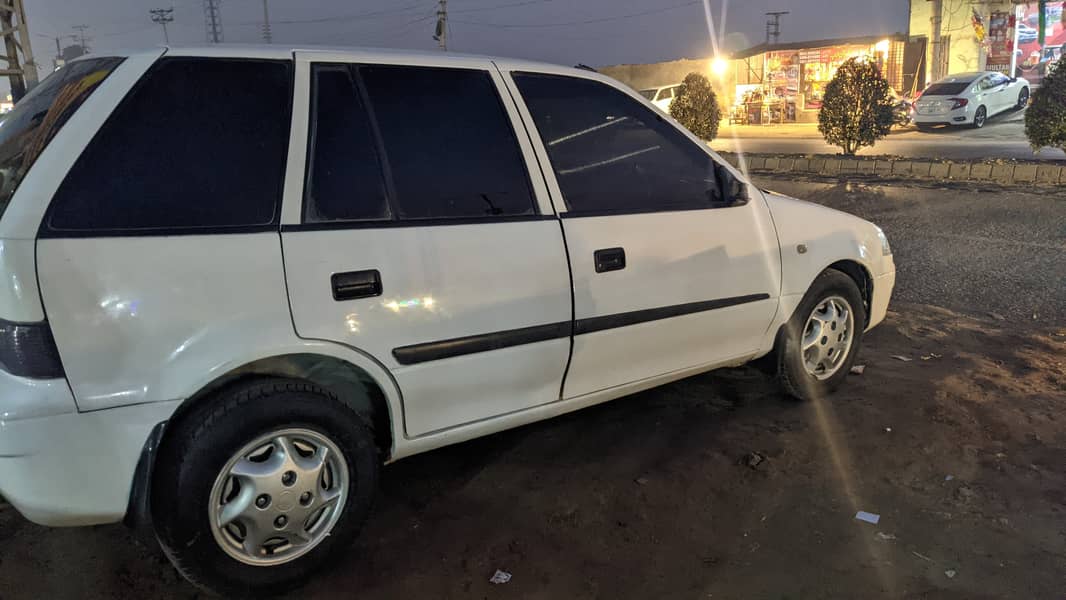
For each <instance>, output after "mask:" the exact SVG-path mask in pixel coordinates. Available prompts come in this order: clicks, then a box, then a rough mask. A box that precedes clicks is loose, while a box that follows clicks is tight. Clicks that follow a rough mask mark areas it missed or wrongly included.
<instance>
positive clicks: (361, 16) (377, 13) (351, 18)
mask: <svg viewBox="0 0 1066 600" xmlns="http://www.w3.org/2000/svg"><path fill="white" fill-rule="evenodd" d="M425 4H426V3H425V2H416V3H414V4H409V5H407V6H403V7H400V8H390V9H386V10H377V11H370V12H364V13H358V14H354V15H343V16H335V17H317V18H314V19H285V20H281V21H279V20H277V19H275V20H274V21H272V23H273V24H275V25H278V24H281V25H307V24H312V23H337V22H340V21H354V20H357V19H366V18H369V17H380V16H387V15H395V14H401V13H405V12H408V11H411V10H413V9H416V8H423V7H424V6H425ZM234 25H235V26H249V25H256V26H258V25H261V23H259V22H254V23H253V22H246V23H235V24H234Z"/></svg>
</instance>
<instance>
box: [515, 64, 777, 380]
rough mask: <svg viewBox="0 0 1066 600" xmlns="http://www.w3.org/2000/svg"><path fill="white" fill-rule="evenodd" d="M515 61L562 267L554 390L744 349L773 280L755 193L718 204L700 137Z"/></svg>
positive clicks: (704, 362) (609, 94)
mask: <svg viewBox="0 0 1066 600" xmlns="http://www.w3.org/2000/svg"><path fill="white" fill-rule="evenodd" d="M521 69H522V67H521V65H518V66H516V67H514V68H513V69H508V71H509V73H508V75H509V77H510V82H511V83H512V84H513V85H514V93H515V95H516V97H520V98H521V102H520V105H521V106H520V110H522V111H523V114H524V116H525V117H526V118H527V119H528V120H529V122H530V123H531V124H532V125H534V126H535V129H536V131H537V132H538V134H539V135H538V136H534V137H535V144H536V145H537V149H538V155H539V156H540V157H541V160H542V163H543V164H544V165H545V168H544V171H545V175H546V177H547V178H548V180H549V190H550V191H551V193H552V194H553V198H558V200H557V201H556V206H557V208H558V209H559V210H560V216H561V217H562V223H563V230H564V232H565V236H566V243H567V247H568V250H569V255H570V264H571V269H572V270H573V279H574V316H575V321H574V333H575V337H574V349H573V356H572V358H571V365H570V369H569V371H568V374H567V379H566V384H565V387H564V397H566V398H572V397H577V396H583V395H586V394H590V393H594V392H598V391H600V390H605V389H608V388H612V387H615V386H619V385H624V384H628V383H632V382H637V381H641V380H645V379H649V378H654V377H656V376H659V375H663V374H667V373H672V372H683V371H685V370H687V369H698V368H703V367H709V366H714V365H720V364H724V363H728V362H730V361H734V360H738V359H740V360H743V359H745V358H746V357H749V356H751V355H752V354H753V353H754V352H755V351H756V350H757V349H758V347H759V344H760V340H761V339H762V338H763V336H764V335H765V333H766V331H767V328H768V326H769V324H770V322H771V319H772V317H773V315H774V313H775V311H776V308H777V298H778V295H779V290H780V270H781V267H780V254H779V250H778V246H777V238H776V234H775V231H774V228H773V225H772V222H771V220H770V215H769V211H768V208H767V206H766V204H765V203H764V202H763V200H762V196H761V194H760V192H759V191H758V190H756V189H754V188H753V187H752V188H750V189H749V193H750V196H751V201H749V202H747V203H744V204H726V203H722V202H720V201H718V200H716V196H717V190H718V181H717V179H716V175H715V167H716V164H717V163H716V162H715V160H714V159H713V157H712V155H711V154H710V152H709V151H708V150H707V148H706V146H705V145H703V144H701V143H700V142H698V141H696V140H695V139H694V138H692V137H690V136H689V135H687V134H686V133H684V132H682V131H681V130H680V129H678V128H677V127H676V126H675V125H674V124H672V123H671V122H670V121H668V120H666V119H664V118H663V117H661V116H660V115H659V114H657V113H655V112H654V111H652V110H651V109H649V108H648V107H647V106H646V105H645V104H644V103H643V102H641V101H640V100H638V99H637V97H636V96H635V95H633V94H632V93H630V92H628V91H623V90H622V89H621V88H620V87H617V86H615V85H613V84H610V83H608V81H609V80H606V78H600V77H599V76H597V75H594V74H589V75H588V76H578V75H572V74H570V73H571V72H570V71H564V72H561V73H556V74H552V73H545V72H525V71H522V70H521ZM564 206H565V211H564V210H563V207H564Z"/></svg>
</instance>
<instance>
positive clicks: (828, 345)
mask: <svg viewBox="0 0 1066 600" xmlns="http://www.w3.org/2000/svg"><path fill="white" fill-rule="evenodd" d="M865 326H866V307H865V305H864V304H863V301H862V295H861V294H860V293H859V288H858V286H857V285H855V281H854V280H853V279H852V278H851V277H849V276H847V275H845V274H844V273H841V272H840V271H837V270H834V269H829V270H826V271H824V272H823V273H822V274H821V275H819V276H818V277H817V278H816V279H815V280H814V283H812V284H811V287H810V289H809V290H808V291H807V294H806V295H805V296H804V297H803V300H802V301H801V302H800V305H799V306H798V307H797V308H796V311H795V312H794V313H793V314H792V318H791V319H789V322H788V323H787V324H786V325H785V331H784V332H783V337H782V341H781V344H780V346H779V348H778V354H777V359H778V360H777V374H778V379H779V380H780V382H781V385H782V387H783V388H784V390H785V392H786V393H787V394H788V395H790V396H792V397H794V398H797V399H799V400H814V399H817V398H821V397H824V396H825V395H827V394H829V393H831V392H833V391H834V390H835V389H836V388H838V387H840V384H841V383H842V382H843V381H844V378H845V377H847V375H848V371H850V370H851V365H852V363H854V362H855V355H856V354H857V353H858V349H859V344H860V342H861V341H862V333H863V329H864V328H865Z"/></svg>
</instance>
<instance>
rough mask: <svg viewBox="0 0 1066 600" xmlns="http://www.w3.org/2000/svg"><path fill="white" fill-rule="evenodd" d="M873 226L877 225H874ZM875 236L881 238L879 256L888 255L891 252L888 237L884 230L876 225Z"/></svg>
mask: <svg viewBox="0 0 1066 600" xmlns="http://www.w3.org/2000/svg"><path fill="white" fill-rule="evenodd" d="M874 227H877V226H876V225H875V226H874ZM877 237H878V238H880V239H881V256H888V255H889V254H892V246H890V245H889V244H888V237H886V236H885V232H884V231H882V230H881V228H880V227H877Z"/></svg>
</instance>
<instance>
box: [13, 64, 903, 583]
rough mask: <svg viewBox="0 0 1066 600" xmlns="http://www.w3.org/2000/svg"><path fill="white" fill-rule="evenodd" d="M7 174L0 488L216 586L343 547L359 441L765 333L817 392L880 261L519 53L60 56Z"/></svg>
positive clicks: (846, 356)
mask: <svg viewBox="0 0 1066 600" xmlns="http://www.w3.org/2000/svg"><path fill="white" fill-rule="evenodd" d="M0 175H2V182H0V192H2V194H0V208H2V209H3V214H2V217H0V276H2V277H3V280H4V281H5V282H6V284H5V285H3V286H2V287H0V317H2V318H3V320H2V321H0V367H2V370H0V493H2V494H3V496H4V497H5V498H7V499H8V500H9V501H10V502H11V503H12V504H13V505H14V506H15V507H16V508H17V509H18V510H19V511H20V512H21V513H22V514H23V515H25V516H26V517H27V518H29V519H31V520H33V521H35V522H37V523H42V524H45V525H54V526H59V525H90V524H95V523H110V522H116V521H120V520H123V519H125V520H126V521H127V523H131V524H138V525H144V524H151V526H152V527H153V528H154V531H155V535H156V536H157V537H158V539H159V541H160V543H161V544H162V547H163V548H164V549H165V551H166V552H167V554H168V555H169V556H170V558H171V559H172V560H173V562H174V564H175V565H177V567H178V568H179V569H180V570H181V572H182V573H184V574H185V575H186V576H187V577H189V579H191V580H192V581H194V582H196V583H198V584H200V585H202V586H204V587H206V588H209V589H213V590H216V591H219V592H222V593H225V594H233V595H240V594H248V593H257V592H260V591H271V592H276V591H279V590H283V589H285V588H287V587H291V586H294V585H297V584H299V582H300V581H301V580H302V579H303V578H304V577H305V576H306V575H307V574H308V573H310V572H311V571H312V570H313V569H315V568H316V567H317V566H319V565H321V564H323V560H324V559H325V558H326V557H327V556H329V555H331V554H333V553H335V552H336V551H337V550H338V549H341V548H343V547H344V546H345V545H347V544H348V543H349V542H350V541H352V539H353V538H354V537H355V535H356V534H357V532H358V531H359V529H360V527H361V526H362V524H363V521H364V520H365V519H366V517H367V515H368V512H369V510H370V505H371V500H372V499H373V497H374V495H375V485H376V481H377V477H378V468H379V465H380V464H382V463H386V462H390V461H395V460H398V459H401V458H403V457H406V456H410V455H412V454H416V453H419V452H424V451H427V450H431V449H433V448H438V447H440V446H444V445H446V444H452V443H455V442H461V441H464V440H469V439H471V438H475V437H478V436H482V435H486V434H489V433H492V432H495V431H500V430H502V429H507V428H509V427H515V426H518V425H522V424H525V423H530V422H533V421H537V420H540V419H545V418H548V417H552V416H555V415H559V414H562V413H565V412H569V411H573V410H576V409H579V408H582V407H586V406H590V405H592V404H596V403H599V402H603V401H606V400H610V399H613V398H617V397H619V396H623V395H626V394H631V393H633V392H636V391H638V390H643V389H646V388H650V387H653V386H656V385H660V384H663V383H667V382H669V381H673V380H676V379H679V378H682V377H686V376H688V375H692V374H695V373H700V372H703V371H708V370H710V369H715V368H718V367H724V366H730V365H739V364H742V363H745V362H748V361H751V360H753V359H755V358H758V357H761V356H764V355H768V354H770V353H773V356H774V357H775V362H774V363H773V364H774V365H775V366H776V369H777V371H778V373H779V377H780V380H781V382H782V383H783V384H784V389H785V390H786V391H787V392H788V393H789V394H791V395H794V396H796V397H800V398H812V397H819V396H821V395H822V394H825V393H827V392H829V391H831V390H832V389H833V388H835V387H836V386H837V385H839V384H840V383H841V381H842V380H843V378H844V377H845V376H846V374H847V372H848V369H849V368H850V366H851V363H852V361H853V360H854V358H855V354H856V352H857V349H858V347H859V343H860V340H861V339H862V335H863V332H864V331H866V330H867V329H869V328H870V327H873V326H874V325H876V324H877V323H879V322H880V321H881V320H882V319H883V318H884V316H885V311H886V309H887V306H888V301H889V296H890V294H891V292H892V287H893V284H894V281H895V268H894V266H893V260H892V256H891V252H890V249H889V246H888V242H887V241H886V239H885V237H884V234H883V233H882V232H881V230H880V229H878V228H877V227H875V226H874V225H872V224H870V223H868V222H866V221H863V220H861V219H858V218H856V217H854V216H851V215H848V214H845V213H841V212H837V211H834V210H830V209H828V208H824V207H821V206H817V205H814V204H808V203H805V202H801V201H798V200H794V199H791V198H787V197H784V196H780V195H777V194H773V193H770V192H762V191H760V190H759V189H757V188H756V187H755V186H753V185H751V184H749V183H747V182H746V181H745V178H744V177H743V176H742V175H741V174H740V173H738V172H737V171H736V170H734V169H733V168H732V167H730V166H729V165H727V164H726V163H725V162H724V161H722V160H721V159H720V158H719V157H718V156H717V155H716V154H715V153H714V152H712V151H710V150H709V149H708V147H707V145H706V144H704V143H702V142H701V141H700V140H699V139H697V138H696V137H694V136H693V135H691V134H689V133H688V132H687V131H685V130H684V129H683V128H681V127H680V126H679V125H677V124H676V123H675V122H673V121H671V120H669V119H668V118H665V117H663V116H662V115H661V114H660V113H659V112H657V111H655V110H653V109H652V108H651V107H650V105H649V104H648V103H647V102H646V101H645V100H644V99H643V98H641V97H640V96H639V95H638V94H637V93H636V92H633V91H631V90H629V89H627V88H626V87H624V86H622V85H620V84H618V83H617V82H615V81H613V80H611V79H609V78H606V77H604V76H601V75H598V74H596V73H591V72H589V71H585V70H579V69H569V68H563V67H557V66H552V65H546V64H537V63H531V62H524V61H516V60H507V59H490V58H479V57H464V56H458V55H451V54H436V53H433V54H428V53H427V54H415V53H404V52H385V51H380V50H373V51H371V50H304V49H295V50H293V49H283V48H280V47H278V46H270V47H263V48H229V47H210V48H202V49H195V48H193V49H188V48H168V49H156V50H151V51H145V52H140V53H133V54H127V55H123V56H107V57H89V58H83V59H79V60H77V61H74V62H71V63H70V64H68V65H67V66H66V67H64V68H63V69H61V70H60V71H58V72H56V73H54V74H52V75H51V76H49V77H48V78H47V79H46V80H45V81H43V82H41V84H40V85H38V86H37V87H36V88H35V89H34V90H33V91H32V92H31V93H30V94H29V95H27V96H26V97H25V98H24V99H23V100H22V101H20V102H19V103H18V105H17V106H16V107H15V110H14V111H12V112H11V113H10V114H8V115H7V116H6V117H5V118H4V119H3V121H2V122H0Z"/></svg>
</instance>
